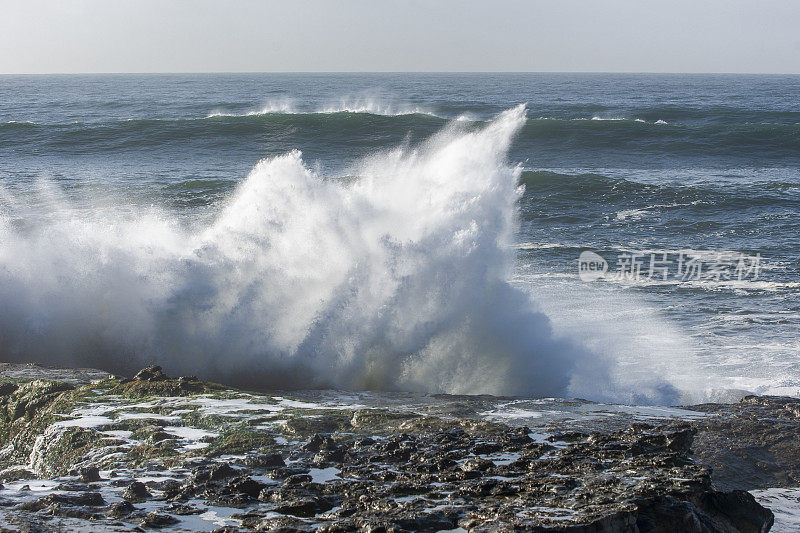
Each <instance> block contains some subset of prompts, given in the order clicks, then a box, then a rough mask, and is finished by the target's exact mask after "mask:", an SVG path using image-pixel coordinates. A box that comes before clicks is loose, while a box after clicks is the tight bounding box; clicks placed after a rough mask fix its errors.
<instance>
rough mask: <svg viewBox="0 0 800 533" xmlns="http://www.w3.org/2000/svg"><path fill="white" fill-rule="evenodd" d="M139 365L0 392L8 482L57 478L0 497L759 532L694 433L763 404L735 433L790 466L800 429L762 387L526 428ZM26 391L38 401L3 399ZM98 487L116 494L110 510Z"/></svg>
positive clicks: (327, 516)
mask: <svg viewBox="0 0 800 533" xmlns="http://www.w3.org/2000/svg"><path fill="white" fill-rule="evenodd" d="M145 370H146V371H142V372H140V373H139V374H138V377H137V378H135V379H131V380H127V381H125V380H119V379H117V378H111V379H107V380H104V381H101V382H95V383H93V384H91V385H86V386H79V387H74V386H71V385H68V386H67V387H66V388H64V387H63V384H62V385H56V386H55V387H51V386H50V385H48V384H46V383H41V382H40V383H35V384H27V383H22V384H19V385H18V386H17V387H16V388H13V390H12V389H11V388H9V392H8V394H7V395H6V396H0V398H5V399H6V400H5V401H6V403H5V404H3V405H5V406H6V407H7V409H6V410H5V411H4V412H5V413H6V420H7V421H10V424H7V425H6V426H5V427H7V428H9V431H10V440H11V441H10V442H9V443H8V445H7V446H6V447H5V448H3V449H4V450H7V451H5V452H2V451H0V461H6V462H5V463H3V465H5V470H3V471H2V472H3V473H2V477H3V479H5V480H10V479H16V477H17V474H15V473H14V472H17V471H19V466H18V465H19V464H28V463H29V466H31V467H32V468H33V470H34V472H28V471H27V470H25V471H26V472H27V474H23V475H24V476H27V477H33V478H35V477H36V476H44V477H52V476H67V475H68V477H66V478H61V479H58V480H57V481H58V484H57V485H56V484H55V482H52V481H47V483H50V484H51V485H50V486H53V487H57V490H58V492H57V493H50V494H42V493H40V492H38V493H37V495H39V494H40V495H41V496H40V497H38V498H32V494H33V493H34V491H33V490H28V491H27V492H26V491H25V490H24V489H25V487H23V486H19V485H17V487H18V488H17V490H14V491H4V500H3V501H0V503H2V505H4V506H5V505H7V506H8V507H6V508H10V507H13V506H16V508H15V509H14V512H15V513H18V514H21V515H22V516H23V517H27V518H31V519H32V520H33V519H38V518H39V517H51V518H52V517H59V519H61V518H63V519H70V520H76V521H78V522H76V523H80V524H92V525H93V526H96V527H97V528H98V529H102V527H104V526H106V525H109V526H111V525H112V521H115V522H113V524H115V525H114V526H113V527H122V528H128V529H135V528H137V527H139V528H171V527H173V526H177V525H178V524H179V523H180V522H181V521H182V520H186V517H194V518H192V520H195V519H198V520H199V519H201V518H200V517H201V516H203V515H204V514H205V513H206V512H207V511H213V513H217V512H218V511H219V510H220V509H227V511H226V513H227V515H219V516H217V515H213V514H209V515H208V516H217V519H216V520H219V521H221V522H220V523H221V524H226V525H225V526H224V527H228V528H232V527H236V528H238V529H241V530H264V531H272V530H275V531H306V530H308V531H314V530H319V531H358V530H364V531H436V530H448V529H455V528H457V527H462V528H464V529H469V530H475V531H512V530H514V531H541V532H544V531H571V532H600V531H607V532H617V531H619V532H623V531H636V530H638V531H642V532H644V531H654V532H660V531H673V530H687V531H709V532H725V533H728V532H736V531H743V532H749V531H759V532H760V531H766V530H767V529H768V528H769V526H770V525H771V524H772V521H773V515H772V513H771V512H770V511H769V510H767V509H765V508H764V507H762V506H761V505H759V504H758V503H757V502H756V500H755V499H754V498H753V497H752V496H751V495H750V494H749V493H746V492H742V491H740V490H733V488H730V489H728V488H726V489H725V490H720V489H719V487H718V486H717V485H712V474H711V471H710V469H709V468H708V467H706V466H705V465H704V464H701V463H698V462H696V461H695V460H693V456H692V453H694V454H695V455H694V457H697V456H698V455H699V454H708V453H710V452H709V451H708V450H705V449H699V446H698V444H697V442H702V439H704V438H711V437H714V438H716V439H723V438H725V439H731V440H730V442H735V440H733V439H735V438H737V436H738V438H742V437H741V435H742V433H741V432H742V431H747V430H748V429H751V428H754V427H756V426H753V425H752V424H760V422H759V417H761V416H768V417H772V419H774V420H775V421H777V422H776V423H775V424H774V425H775V426H776V429H773V430H772V432H771V433H767V434H766V435H762V436H760V437H757V436H747V437H745V438H746V439H749V442H751V443H752V442H755V441H757V440H758V439H761V440H762V441H763V442H764V443H766V444H767V445H770V446H773V449H774V450H783V451H784V452H785V455H781V456H779V457H780V458H781V460H782V461H786V462H787V464H788V462H790V461H791V457H790V455H789V454H790V452H791V450H793V449H794V448H792V446H793V444H792V443H790V442H787V441H785V440H784V439H785V438H788V435H789V434H790V430H791V428H795V434H796V430H797V428H798V417H797V415H796V412H797V410H796V407H797V406H796V404H795V403H793V402H789V401H783V400H781V401H776V400H770V399H763V398H758V399H755V398H749V399H746V400H745V401H743V402H742V403H741V404H737V405H736V406H729V407H718V406H714V407H712V406H705V407H704V408H703V410H704V412H709V413H712V414H711V416H707V417H706V416H705V415H702V416H700V415H701V414H702V413H698V420H696V421H693V422H691V423H686V422H679V421H662V422H658V423H656V422H654V423H641V422H633V423H631V424H627V425H619V426H612V425H606V426H600V425H598V426H597V427H594V428H592V429H587V428H585V427H584V428H577V429H576V428H570V427H566V428H557V429H552V430H549V429H548V430H544V429H542V428H538V429H536V430H533V431H532V430H531V429H529V428H528V427H525V426H519V427H512V426H508V425H504V424H502V423H498V422H491V421H485V420H481V419H480V416H478V415H475V414H472V415H471V414H470V412H469V410H468V409H467V407H466V406H467V404H468V402H469V401H474V402H475V405H476V409H475V410H474V412H478V411H479V410H485V409H486V408H485V407H483V405H484V402H486V401H488V400H486V399H484V398H476V399H474V400H468V399H467V398H458V399H455V400H452V401H453V402H454V404H455V405H452V406H446V407H445V408H444V409H442V410H441V411H442V412H443V413H445V415H443V416H439V415H438V414H437V411H436V409H438V405H436V404H434V405H433V406H432V407H430V408H426V409H425V412H424V414H420V413H407V412H400V413H394V412H393V411H392V410H391V409H388V408H387V409H364V408H362V407H358V408H354V409H350V410H348V408H347V407H346V406H345V407H343V406H341V405H336V406H333V407H331V408H330V409H327V410H326V408H325V404H324V402H317V401H315V402H302V401H286V399H285V398H274V397H272V396H269V395H257V394H254V393H245V392H241V391H234V390H220V389H218V388H216V386H215V385H213V384H207V383H205V382H202V381H199V380H192V379H184V380H179V379H178V380H176V379H172V378H170V377H168V376H165V375H164V374H163V372H162V371H161V370H160V369H156V368H149V369H145ZM34 391H35V392H34ZM193 391H200V392H193ZM37 398H40V399H42V400H43V402H44V403H42V404H41V408H38V409H34V410H33V411H30V410H29V409H28V408H27V407H20V408H19V410H17V409H16V408H15V409H10V408H8V407H9V406H11V405H12V404H14V405H17V404H18V405H23V406H27V405H28V404H30V403H31V401H33V403H34V404H37V402H38V400H36V399H37ZM45 399H46V400H45ZM20 400H23V401H20ZM2 401H4V400H0V402H2ZM426 401H427V400H426ZM437 401H441V402H445V403H446V402H447V401H450V400H447V399H446V398H442V399H437ZM14 402H16V403H14ZM580 405H584V404H580ZM15 413H17V414H15ZM454 413H458V414H457V415H456V414H454ZM304 419H305V420H306V421H314V420H316V422H308V423H304V424H301V423H300V422H298V421H300V420H304ZM598 419H599V420H602V419H603V418H602V417H598ZM293 421H295V422H293ZM292 424H294V425H293V429H292V428H288V427H287V426H291V425H292ZM793 424H794V425H793ZM758 427H759V428H761V427H762V426H758ZM312 428H326V429H327V430H326V431H311V432H308V430H309V429H312ZM742 428H744V429H742ZM578 429H580V430H578ZM726 432H731V433H726ZM710 436H711V437H710ZM23 437H24V438H28V439H31V442H32V444H29V445H27V446H28V448H27V449H26V448H25V446H26V445H25V443H24V442H23V441H22V440H21V439H22V438H23ZM695 438H697V439H698V440H696V441H695V440H694V439H695ZM712 442H717V441H712ZM720 442H721V441H720ZM781 446H783V447H781ZM17 447H20V449H21V450H23V451H25V452H26V453H27V456H25V455H20V454H19V453H18V452H17V451H16V450H17ZM717 453H721V452H720V451H718V452H717ZM751 453H752V452H751ZM20 457H21V458H22V459H23V460H26V461H28V463H22V461H20ZM776 457H778V456H776ZM742 460H744V459H742ZM781 464H782V463H781ZM777 465H778V463H776V467H775V468H776V470H777V468H778V466H777ZM795 466H796V465H795ZM14 468H16V469H18V470H14ZM101 468H102V469H103V470H104V471H105V470H113V475H112V474H109V476H107V478H106V479H104V478H102V477H101V476H100V475H99V470H100V469H101ZM23 470H24V469H23ZM791 471H792V470H791V468H789V469H787V472H791ZM723 473H724V471H723ZM716 482H717V481H716V479H715V483H716ZM30 483H31V487H34V483H42V481H41V480H37V479H32V480H31V482H30ZM28 488H29V489H30V487H28ZM34 488H35V489H36V491H40V490H43V489H42V485H36V486H35V487H34ZM99 491H103V494H107V493H111V494H113V495H114V497H115V498H122V499H123V500H122V501H116V502H115V503H113V504H112V505H111V506H108V508H107V509H106V499H105V498H104V497H103V496H101V494H100V492H99ZM106 491H108V492H106ZM26 495H27V496H26ZM6 501H7V502H8V503H6ZM110 501H112V502H113V501H115V500H114V499H112V500H110ZM137 502H147V503H146V504H145V505H144V506H142V508H140V509H137V508H136V507H135V506H134V503H137ZM3 508H4V507H2V506H0V513H2V512H3V511H2V509H3ZM225 516H230V518H226V517H225ZM179 517H184V518H179ZM119 524H122V526H119Z"/></svg>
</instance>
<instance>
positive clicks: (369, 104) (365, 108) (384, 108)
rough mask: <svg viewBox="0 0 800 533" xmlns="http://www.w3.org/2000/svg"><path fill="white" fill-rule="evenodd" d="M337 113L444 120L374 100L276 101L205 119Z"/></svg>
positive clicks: (424, 111)
mask: <svg viewBox="0 0 800 533" xmlns="http://www.w3.org/2000/svg"><path fill="white" fill-rule="evenodd" d="M338 113H354V114H368V115H381V116H389V117H396V116H403V115H428V116H431V117H437V118H444V117H440V116H439V115H437V114H436V113H434V112H432V111H430V110H428V109H425V108H423V107H420V106H414V105H411V104H402V103H391V102H383V101H380V100H375V99H355V100H342V101H340V102H338V103H333V104H325V105H321V106H316V107H314V106H308V105H301V104H298V103H297V102H295V101H294V100H288V99H287V100H278V101H273V102H270V103H268V104H266V105H265V106H262V107H261V108H259V109H257V110H251V111H246V112H244V113H231V112H228V111H224V110H216V111H213V112H211V113H209V114H208V115H207V116H206V118H215V117H251V116H259V115H333V114H338Z"/></svg>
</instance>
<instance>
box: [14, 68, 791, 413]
mask: <svg viewBox="0 0 800 533" xmlns="http://www.w3.org/2000/svg"><path fill="white" fill-rule="evenodd" d="M584 252H592V253H593V254H596V255H589V256H587V255H584V256H583V258H584V259H586V258H587V257H591V258H594V260H595V262H596V265H595V266H596V267H597V268H601V271H600V273H599V275H597V276H594V275H591V276H586V275H581V271H580V270H579V267H580V265H581V263H580V262H579V257H581V254H582V253H584ZM799 256H800V76H767V75H759V76H746V75H644V74H642V75H615V74H203V75H166V74H165V75H54V76H0V358H1V359H2V360H5V361H35V362H42V363H49V364H60V365H86V366H95V367H100V368H104V369H108V370H112V371H118V372H129V371H131V370H134V369H136V368H138V367H141V366H143V365H144V364H148V363H151V362H157V363H158V364H161V365H162V366H164V367H165V369H167V370H168V371H172V372H176V373H177V372H183V373H191V374H197V375H200V376H202V377H207V378H209V377H210V378H213V379H216V380H218V381H226V382H230V383H233V384H241V385H246V386H251V387H256V388H265V389H268V388H335V389H343V390H363V389H370V390H409V391H421V392H432V393H439V392H444V393H466V394H475V393H488V394H497V395H520V396H533V397H540V396H555V397H584V398H589V399H597V400H609V401H617V402H629V403H673V404H674V403H679V402H691V401H703V400H726V399H735V398H737V397H739V396H741V395H742V394H745V393H747V392H757V393H767V392H771V393H780V394H789V395H798V394H800V297H798V288H800V277H799V275H800V257H799ZM598 258H599V259H598ZM603 262H604V263H603ZM603 265H604V266H603ZM584 266H585V265H584ZM593 268H594V267H593ZM603 269H604V270H603ZM585 273H586V272H584V274H585Z"/></svg>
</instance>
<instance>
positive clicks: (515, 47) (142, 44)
mask: <svg viewBox="0 0 800 533" xmlns="http://www.w3.org/2000/svg"><path fill="white" fill-rule="evenodd" d="M245 71H593V72H595V71H606V72H776V73H800V1H799V0H747V1H744V0H660V1H651V0H608V1H604V0H582V1H577V0H527V1H523V0H486V1H482V2H478V1H471V0H461V1H456V0H429V1H421V0H406V1H396V0H292V1H289V0H286V1H280V2H279V1H268V0H264V1H254V0H229V1H217V0H51V1H40V0H21V1H16V0H0V72H2V73H47V72H245Z"/></svg>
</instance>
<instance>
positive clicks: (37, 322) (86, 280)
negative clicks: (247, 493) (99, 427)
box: [0, 106, 671, 401]
mask: <svg viewBox="0 0 800 533" xmlns="http://www.w3.org/2000/svg"><path fill="white" fill-rule="evenodd" d="M524 122H525V109H524V107H522V106H520V107H517V108H514V109H511V110H508V111H506V112H504V113H502V114H501V115H500V116H499V117H498V118H496V119H495V120H493V121H491V122H489V123H488V124H486V125H485V126H484V127H483V128H482V129H478V130H467V129H464V128H463V127H460V126H459V125H458V124H454V125H452V126H451V127H449V128H446V129H445V130H444V131H442V132H440V133H439V134H437V135H435V136H434V137H432V138H431V139H429V140H428V141H427V142H426V143H424V144H423V145H421V146H419V147H415V148H410V147H401V148H398V149H396V150H394V151H390V152H387V153H382V154H378V155H374V156H372V157H370V158H368V159H366V160H363V161H362V162H361V163H360V164H359V165H358V166H357V168H355V169H354V171H353V175H355V176H357V178H355V179H348V180H346V181H343V180H335V179H325V178H324V177H323V176H320V175H319V174H318V173H316V172H315V171H313V170H311V169H310V168H309V167H308V166H307V165H306V164H305V163H304V162H303V159H302V157H301V154H300V152H297V151H294V152H291V153H287V154H285V155H282V156H279V157H275V158H271V159H265V160H262V161H260V162H259V163H258V164H257V165H256V166H255V168H253V169H252V171H251V172H250V174H249V175H248V176H247V178H246V179H245V180H244V181H243V182H242V183H241V184H240V185H239V187H238V188H237V190H236V191H235V192H234V193H233V194H232V195H231V197H230V198H228V199H227V200H226V201H225V203H224V205H223V206H222V207H221V211H220V212H219V213H218V214H217V215H216V217H215V219H214V220H213V221H212V222H210V223H208V224H204V223H203V221H202V220H201V219H200V218H198V219H197V220H192V221H191V225H190V226H191V227H190V228H189V229H187V227H186V224H184V223H182V222H180V221H179V217H177V216H175V215H174V214H170V213H168V212H166V211H158V210H152V211H149V212H145V213H136V214H135V215H132V214H130V213H128V214H125V212H124V210H123V209H119V208H111V209H99V208H98V209H93V210H91V211H89V212H87V210H85V209H79V208H78V207H77V206H74V205H71V204H70V202H69V201H67V200H65V199H64V198H62V197H61V196H60V193H59V191H58V190H55V189H54V188H52V187H49V186H47V184H45V185H44V187H43V189H42V192H41V193H40V194H38V195H37V197H36V199H35V201H34V202H31V201H27V200H26V201H23V200H22V199H21V198H19V197H16V196H14V195H13V194H11V193H9V192H6V193H4V194H3V196H1V197H0V204H2V216H1V217H0V236H2V238H0V347H1V348H0V350H1V352H0V355H2V356H3V357H4V358H5V359H6V360H17V361H38V362H48V363H56V364H67V365H90V366H97V367H101V368H106V369H110V370H112V371H117V372H130V371H132V370H135V369H136V368H138V367H141V366H142V365H144V364H149V363H153V362H155V363H158V364H161V365H162V366H164V367H165V368H166V369H167V370H168V371H170V372H172V373H176V374H196V375H198V376H200V377H203V378H210V379H215V380H219V381H225V382H228V383H233V384H238V385H244V386H250V387H258V388H262V389H266V388H314V387H336V388H347V389H381V390H410V391H425V392H444V393H469V394H477V393H490V394H506V395H508V394H513V395H533V396H564V395H568V394H571V393H572V394H574V393H576V387H577V384H579V383H588V382H591V383H592V386H593V387H594V388H595V390H600V389H601V388H603V387H605V389H604V391H603V392H602V393H598V395H600V396H608V394H609V392H608V390H609V389H613V384H612V383H611V381H612V380H611V379H610V378H609V377H608V375H609V372H608V368H607V363H606V362H604V361H602V360H600V359H598V358H596V357H595V356H593V355H592V354H590V353H589V352H588V351H586V350H585V349H583V348H581V347H580V346H579V345H577V344H575V343H572V342H570V341H569V340H566V339H561V338H557V337H556V336H554V335H553V333H552V332H551V325H550V322H549V320H548V318H547V317H546V316H545V315H544V314H542V313H540V312H538V311H537V310H536V307H535V305H534V304H533V303H532V302H531V300H530V298H529V296H528V295H527V294H526V293H524V292H522V291H521V290H519V289H517V288H514V287H512V286H511V285H510V284H509V283H508V281H507V280H508V279H509V271H510V268H511V267H512V262H513V257H514V255H513V254H514V249H513V246H512V234H513V230H514V227H515V202H516V201H517V199H518V198H519V196H520V194H521V192H522V189H521V188H520V187H518V180H519V178H520V173H521V168H519V167H514V166H510V165H508V164H507V163H506V161H505V160H506V155H507V151H508V149H509V145H510V143H511V142H512V139H513V138H514V136H515V134H516V133H517V132H518V131H519V130H520V129H521V128H522V126H523V124H524ZM598 383H599V384H601V385H598ZM578 389H579V387H578ZM659 391H661V392H660V393H659V394H661V393H663V394H671V392H670V391H669V389H668V388H663V387H662V388H661V389H659ZM664 391H666V392H664ZM577 392H580V391H579V390H578V391H577ZM655 401H658V400H655Z"/></svg>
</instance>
